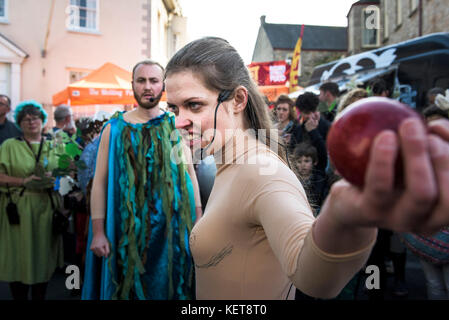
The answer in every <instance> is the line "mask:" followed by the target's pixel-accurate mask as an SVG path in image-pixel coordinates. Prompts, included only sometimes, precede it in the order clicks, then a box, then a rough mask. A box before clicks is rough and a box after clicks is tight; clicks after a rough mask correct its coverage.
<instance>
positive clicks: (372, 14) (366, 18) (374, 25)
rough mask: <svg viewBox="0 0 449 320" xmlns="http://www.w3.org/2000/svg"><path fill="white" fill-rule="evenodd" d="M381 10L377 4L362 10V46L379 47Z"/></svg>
mask: <svg viewBox="0 0 449 320" xmlns="http://www.w3.org/2000/svg"><path fill="white" fill-rule="evenodd" d="M379 15H380V10H379V7H377V6H369V7H367V8H364V9H363V10H362V21H363V22H362V47H363V48H367V47H378V46H379V45H380V33H379V29H380V26H379V24H380V23H379V20H380V19H379Z"/></svg>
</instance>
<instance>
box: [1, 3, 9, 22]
mask: <svg viewBox="0 0 449 320" xmlns="http://www.w3.org/2000/svg"><path fill="white" fill-rule="evenodd" d="M3 1H4V2H3V3H4V8H3V11H4V13H5V15H4V16H0V23H9V0H3Z"/></svg>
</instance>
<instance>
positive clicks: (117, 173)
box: [82, 112, 195, 300]
mask: <svg viewBox="0 0 449 320" xmlns="http://www.w3.org/2000/svg"><path fill="white" fill-rule="evenodd" d="M108 123H109V124H110V138H109V163H108V185H107V209H106V217H105V235H106V237H107V238H108V240H109V242H110V248H111V253H110V255H109V256H108V257H107V258H98V257H96V256H95V255H94V254H93V252H92V251H91V250H90V249H89V248H90V244H91V241H92V226H91V222H90V224H89V236H88V246H87V253H86V268H85V274H84V283H83V291H82V299H83V300H92V299H95V300H96V299H101V300H110V299H121V300H122V299H126V300H127V299H137V300H147V299H149V300H157V299H193V298H194V293H193V292H194V287H193V283H194V282H193V260H192V257H191V253H190V250H189V243H188V238H189V234H190V231H191V229H192V226H193V222H194V221H195V200H194V194H193V186H192V183H191V180H190V177H189V175H188V173H187V170H186V165H185V163H183V162H180V161H176V160H174V159H181V157H182V147H181V144H182V141H181V138H180V135H179V134H172V132H174V131H175V133H177V131H176V129H175V126H174V117H173V114H171V113H164V114H162V115H160V116H158V117H156V118H154V119H151V120H150V121H148V122H147V123H143V124H130V123H127V122H125V121H124V120H123V113H122V112H117V113H116V114H115V115H114V116H113V117H112V118H111V119H110V120H109V122H108ZM171 139H172V140H174V141H172V140H171ZM174 154H175V155H176V156H177V158H176V157H173V155H174ZM177 162H180V163H177Z"/></svg>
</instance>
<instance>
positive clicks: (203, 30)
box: [179, 0, 357, 64]
mask: <svg viewBox="0 0 449 320" xmlns="http://www.w3.org/2000/svg"><path fill="white" fill-rule="evenodd" d="M179 2H180V4H181V7H182V10H183V15H184V16H185V17H187V32H188V35H189V39H190V40H194V39H197V38H200V37H204V36H218V37H222V38H225V39H226V40H228V41H229V42H230V43H231V45H233V46H234V47H235V48H236V49H237V51H238V52H239V53H240V55H241V56H242V57H243V59H244V61H245V63H246V64H249V63H251V58H252V55H253V50H254V45H255V43H256V39H257V33H258V30H259V26H260V16H262V15H265V16H266V22H267V23H287V24H310V25H325V26H342V27H345V26H347V23H348V21H347V18H346V15H347V14H348V12H349V9H350V8H351V5H352V4H353V3H355V2H357V1H356V0H313V1H312V0H179Z"/></svg>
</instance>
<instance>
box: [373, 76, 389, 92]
mask: <svg viewBox="0 0 449 320" xmlns="http://www.w3.org/2000/svg"><path fill="white" fill-rule="evenodd" d="M368 86H369V87H370V88H371V91H372V92H373V94H374V95H375V96H380V95H381V94H382V93H383V92H385V91H387V92H388V96H390V93H391V91H390V88H388V85H387V82H386V81H385V80H384V79H382V78H376V79H373V80H371V81H370V82H369V83H368Z"/></svg>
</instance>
